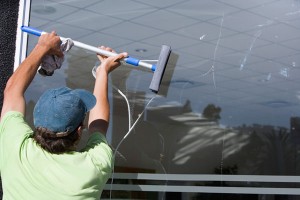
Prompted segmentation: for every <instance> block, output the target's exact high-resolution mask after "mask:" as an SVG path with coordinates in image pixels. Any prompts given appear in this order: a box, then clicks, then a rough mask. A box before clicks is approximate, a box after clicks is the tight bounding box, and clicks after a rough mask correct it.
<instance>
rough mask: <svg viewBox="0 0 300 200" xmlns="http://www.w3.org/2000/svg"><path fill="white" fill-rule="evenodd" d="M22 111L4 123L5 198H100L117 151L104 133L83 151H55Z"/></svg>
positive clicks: (0, 142) (0, 132)
mask: <svg viewBox="0 0 300 200" xmlns="http://www.w3.org/2000/svg"><path fill="white" fill-rule="evenodd" d="M32 134H33V131H32V129H31V128H30V127H29V125H28V124H27V123H26V122H25V121H24V116H23V115H22V114H21V113H19V112H14V111H12V112H8V113H6V115H5V116H3V118H2V120H1V123H0V172H1V177H2V186H3V193H4V194H3V199H4V200H11V199H16V200H20V199H26V200H27V199H28V200H29V199H30V200H34V199H38V200H44V199H45V200H46V199H49V200H50V199H51V200H54V199H57V200H67V199H70V200H71V199H72V200H77V199H84V200H90V199H99V198H100V195H101V192H102V190H103V187H104V185H105V183H106V181H107V180H108V178H109V177H110V173H111V169H112V163H113V154H112V150H111V148H110V147H109V146H108V145H107V141H106V139H105V137H104V135H102V134H99V133H93V134H92V135H91V136H90V138H89V140H88V143H87V146H86V148H85V149H84V151H83V152H75V151H74V152H70V153H65V154H60V155H57V154H51V153H48V152H47V151H45V150H43V149H42V148H41V147H40V146H39V145H37V144H36V142H35V141H34V140H33V139H32Z"/></svg>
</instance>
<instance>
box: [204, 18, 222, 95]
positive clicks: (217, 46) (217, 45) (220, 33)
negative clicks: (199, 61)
mask: <svg viewBox="0 0 300 200" xmlns="http://www.w3.org/2000/svg"><path fill="white" fill-rule="evenodd" d="M224 18H225V15H224V14H223V16H222V19H221V24H220V31H219V37H218V41H217V44H216V47H215V50H214V55H213V63H212V66H211V68H210V69H209V70H208V71H207V72H205V73H204V74H201V75H200V76H201V77H204V76H207V75H208V74H210V73H212V78H213V83H214V88H215V89H216V88H217V84H216V79H215V62H216V56H217V51H218V48H219V43H220V40H221V37H222V30H223V23H224ZM205 36H206V35H202V36H201V37H200V40H203V39H204V37H205Z"/></svg>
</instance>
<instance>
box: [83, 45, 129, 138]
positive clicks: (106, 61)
mask: <svg viewBox="0 0 300 200" xmlns="http://www.w3.org/2000/svg"><path fill="white" fill-rule="evenodd" d="M101 48H102V49H105V50H107V51H112V49H111V48H109V47H103V46H102V47H101ZM125 57H127V53H121V54H118V55H117V56H113V57H105V56H101V55H98V58H99V60H100V61H101V64H100V66H99V67H98V68H97V71H96V82H95V86H94V95H95V97H96V99H97V103H96V105H95V106H94V108H93V109H92V110H91V111H90V114H89V123H88V129H89V131H90V132H91V133H92V132H96V131H99V132H101V133H103V134H104V135H105V134H106V131H107V128H108V124H109V114H110V110H109V102H108V94H107V92H108V91H107V90H108V74H109V73H110V72H111V71H113V70H114V69H115V68H117V67H118V66H120V60H121V59H123V58H125Z"/></svg>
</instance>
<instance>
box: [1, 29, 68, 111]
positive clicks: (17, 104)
mask: <svg viewBox="0 0 300 200" xmlns="http://www.w3.org/2000/svg"><path fill="white" fill-rule="evenodd" d="M59 46H60V38H59V37H58V36H56V34H55V33H54V32H52V33H50V34H44V35H42V36H41V37H40V38H39V41H38V43H37V45H36V46H35V48H34V49H33V50H32V52H31V53H30V55H29V56H28V57H27V58H26V59H25V60H24V61H23V62H22V63H21V65H20V66H19V67H18V69H17V70H16V71H15V72H14V73H13V75H12V76H11V77H10V78H9V80H8V82H7V84H6V87H5V90H4V100H3V107H2V111H1V117H2V116H4V114H5V113H6V112H8V111H19V112H21V113H23V114H24V113H25V105H26V104H25V98H24V93H25V91H26V89H27V88H28V86H29V84H30V83H31V81H32V80H33V78H34V76H35V74H36V71H37V69H38V67H39V65H40V63H41V61H42V58H43V56H45V55H46V54H54V55H57V56H63V53H62V52H61V51H60V48H59Z"/></svg>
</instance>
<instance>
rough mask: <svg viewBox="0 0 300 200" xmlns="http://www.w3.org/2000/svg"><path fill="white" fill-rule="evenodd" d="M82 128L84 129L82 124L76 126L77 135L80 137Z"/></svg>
mask: <svg viewBox="0 0 300 200" xmlns="http://www.w3.org/2000/svg"><path fill="white" fill-rule="evenodd" d="M83 129H84V126H78V128H77V134H78V136H79V137H81V135H82V132H83Z"/></svg>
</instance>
